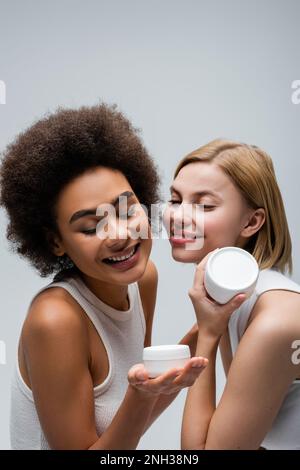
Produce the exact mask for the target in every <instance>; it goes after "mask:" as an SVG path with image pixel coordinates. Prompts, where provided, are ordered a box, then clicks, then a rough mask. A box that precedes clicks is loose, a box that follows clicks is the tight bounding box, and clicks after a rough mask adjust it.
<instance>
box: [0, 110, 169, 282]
mask: <svg viewBox="0 0 300 470" xmlns="http://www.w3.org/2000/svg"><path fill="white" fill-rule="evenodd" d="M138 133H139V129H137V128H135V127H133V125H132V124H131V123H130V122H129V121H128V119H127V118H126V117H125V116H124V114H123V113H121V112H120V111H118V110H117V106H116V105H107V104H105V103H100V104H97V105H95V106H91V107H87V106H83V107H81V108H79V109H65V108H61V107H59V108H58V109H57V111H56V112H54V113H53V114H49V113H47V114H46V115H45V116H44V117H43V118H42V119H40V120H38V121H37V122H35V123H34V124H33V125H32V126H31V127H29V128H28V129H27V130H25V131H24V132H22V133H20V134H19V135H18V136H17V137H16V138H15V140H14V141H13V142H12V143H11V144H9V145H8V146H7V148H6V150H5V151H4V152H3V154H2V162H1V168H0V185H1V193H0V205H1V206H3V207H4V208H5V210H6V211H7V214H8V217H9V223H8V226H7V230H6V237H7V239H8V241H9V242H10V247H11V249H12V251H13V252H17V253H18V254H19V255H20V256H22V257H25V258H27V259H28V260H29V261H30V264H31V265H32V266H33V267H34V268H35V269H37V270H38V272H39V274H40V276H41V277H46V276H48V275H50V274H52V273H57V274H56V276H55V278H54V279H55V280H57V279H59V278H61V277H62V276H61V274H62V273H68V272H70V271H71V272H72V271H74V270H75V271H76V270H77V267H76V266H75V265H74V264H73V262H72V260H71V259H70V258H69V257H68V256H67V255H66V254H65V255H63V256H56V255H55V254H54V253H53V252H52V249H51V242H50V240H49V233H51V234H57V235H59V230H58V227H57V224H56V214H55V209H54V208H55V204H56V201H57V198H58V196H59V193H60V191H61V190H62V188H63V187H64V186H65V185H66V184H67V183H69V182H70V181H71V180H72V179H74V178H75V177H77V176H79V175H81V174H82V173H84V172H85V171H86V170H88V169H90V168H93V167H96V166H104V167H108V168H111V169H117V170H119V171H120V172H121V173H123V174H124V176H125V177H126V178H127V180H128V182H129V184H130V185H131V187H132V188H133V190H134V192H135V194H136V196H137V198H138V199H139V201H140V203H142V204H144V205H145V206H146V208H147V209H148V211H150V207H151V204H155V203H157V202H159V200H160V196H159V183H160V178H159V175H158V170H157V167H156V165H155V164H154V161H153V159H152V157H151V156H150V155H149V154H148V152H147V150H146V149H145V147H144V145H143V143H142V141H141V139H140V137H139V136H138ZM148 213H149V212H148Z"/></svg>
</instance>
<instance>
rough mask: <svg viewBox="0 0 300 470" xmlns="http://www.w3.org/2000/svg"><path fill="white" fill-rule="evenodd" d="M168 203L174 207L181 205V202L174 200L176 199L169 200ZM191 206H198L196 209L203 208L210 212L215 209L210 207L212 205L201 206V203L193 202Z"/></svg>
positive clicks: (212, 206)
mask: <svg viewBox="0 0 300 470" xmlns="http://www.w3.org/2000/svg"><path fill="white" fill-rule="evenodd" d="M168 203H169V204H170V205H176V204H182V201H178V200H176V199H170V200H169V201H168ZM191 205H193V206H198V207H203V208H204V210H212V209H214V208H215V206H214V205H212V204H203V203H195V202H194V203H191Z"/></svg>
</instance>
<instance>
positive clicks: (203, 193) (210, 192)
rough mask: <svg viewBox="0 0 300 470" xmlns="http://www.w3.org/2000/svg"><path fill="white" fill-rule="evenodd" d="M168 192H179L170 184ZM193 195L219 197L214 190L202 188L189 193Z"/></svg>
mask: <svg viewBox="0 0 300 470" xmlns="http://www.w3.org/2000/svg"><path fill="white" fill-rule="evenodd" d="M170 192H171V193H172V192H174V193H177V194H179V195H180V192H179V191H178V190H177V189H175V188H174V186H170ZM191 196H193V197H197V196H198V197H199V196H214V197H219V196H218V194H217V193H215V192H214V191H209V190H203V191H196V192H195V193H193V194H191Z"/></svg>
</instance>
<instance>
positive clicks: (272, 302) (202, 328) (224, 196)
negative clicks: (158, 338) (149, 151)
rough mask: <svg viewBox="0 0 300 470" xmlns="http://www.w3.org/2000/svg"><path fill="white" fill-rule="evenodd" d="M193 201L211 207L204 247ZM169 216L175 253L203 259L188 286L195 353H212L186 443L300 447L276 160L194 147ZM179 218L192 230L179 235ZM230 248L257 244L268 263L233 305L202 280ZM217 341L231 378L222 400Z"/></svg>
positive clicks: (290, 286) (229, 146) (293, 303)
mask: <svg viewBox="0 0 300 470" xmlns="http://www.w3.org/2000/svg"><path fill="white" fill-rule="evenodd" d="M185 203H188V204H193V205H195V206H196V205H197V204H203V206H204V234H203V233H202V235H203V236H204V240H202V241H203V242H204V243H203V246H202V248H201V247H199V248H198V249H197V245H196V243H199V241H198V237H201V234H200V235H199V234H198V233H197V229H198V227H197V226H196V225H195V220H193V219H192V220H189V221H186V220H184V214H183V211H182V208H183V205H184V204H185ZM184 222H186V223H185V224H183V223H184ZM165 223H166V225H167V227H169V235H170V243H171V246H172V256H173V258H174V259H175V260H176V261H179V262H184V263H191V262H193V263H197V269H196V274H195V278H194V284H193V287H192V288H191V289H190V291H189V296H190V298H191V300H192V303H193V306H194V309H195V313H196V317H197V322H198V327H199V332H198V341H197V348H196V353H195V354H196V355H198V356H204V357H206V358H208V360H209V364H208V367H207V368H206V370H205V371H204V373H203V374H202V375H201V376H200V377H199V379H198V380H197V381H196V382H195V384H194V385H193V386H192V387H191V388H190V390H189V391H188V393H187V399H186V404H185V409H184V415H183V423H182V448H183V449H258V448H265V449H300V426H299V422H300V381H299V378H300V364H299V362H300V361H299V360H297V358H299V356H300V354H298V355H297V350H296V349H295V348H296V347H297V344H299V342H297V340H298V341H299V340H300V296H299V293H300V286H299V285H298V284H296V283H294V282H293V281H292V280H291V279H290V278H289V277H288V275H287V274H285V272H286V270H287V269H288V271H289V272H291V271H292V259H291V240H290V235H289V229H288V224H287V220H286V215H285V210H284V205H283V202H282V197H281V194H280V190H279V187H278V185H277V182H276V177H275V173H274V168H273V164H272V160H271V158H270V157H269V156H268V155H267V154H266V153H265V152H264V151H263V150H261V149H259V148H258V147H256V146H253V145H246V144H243V143H237V142H232V141H227V140H215V141H212V142H210V143H209V144H208V145H205V146H203V147H201V148H199V149H197V150H195V151H194V152H192V153H190V154H189V155H188V156H187V157H185V158H184V159H183V160H182V161H181V162H180V163H179V165H178V167H177V169H176V171H175V177H174V181H173V184H172V186H171V200H170V201H169V207H168V209H167V211H166V213H165ZM180 224H183V226H184V227H186V226H187V225H188V224H189V226H190V228H189V230H188V231H185V232H184V233H183V234H182V236H181V237H178V236H176V237H175V236H174V233H175V232H176V229H178V227H179V225H180ZM180 226H181V225H180ZM191 244H194V246H195V249H191V247H192V245H191ZM225 246H237V247H241V248H244V249H245V250H247V251H249V252H250V253H251V254H252V255H253V256H254V257H255V258H256V260H257V262H258V264H259V267H260V275H259V279H258V283H257V287H256V290H255V292H254V293H253V295H252V296H251V297H249V298H248V299H246V300H245V296H243V295H241V296H240V302H241V301H243V303H241V304H240V305H239V304H238V303H237V304H236V307H235V309H232V308H229V307H228V305H225V306H221V305H219V304H217V303H216V302H215V301H213V300H212V299H211V298H210V297H209V296H208V294H207V292H206V291H205V288H204V284H203V274H204V270H205V263H206V261H207V258H208V255H209V253H210V252H211V251H213V250H215V249H216V248H221V247H225ZM187 247H189V249H187ZM238 300H239V299H238V298H237V299H236V301H237V302H238ZM234 301H235V300H234ZM234 301H233V302H234ZM229 304H230V303H229ZM232 310H234V312H233V313H232ZM218 347H219V348H220V351H221V356H222V361H223V366H224V370H225V373H226V376H227V381H226V386H225V389H224V391H223V394H222V396H221V399H220V401H219V403H218V405H217V406H216V403H215V394H216V385H215V365H216V354H217V350H218Z"/></svg>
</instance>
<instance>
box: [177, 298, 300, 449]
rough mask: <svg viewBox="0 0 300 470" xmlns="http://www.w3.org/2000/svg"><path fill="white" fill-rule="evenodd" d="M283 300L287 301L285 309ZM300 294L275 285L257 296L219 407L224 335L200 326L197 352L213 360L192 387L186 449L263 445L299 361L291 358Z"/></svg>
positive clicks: (184, 437) (187, 410)
mask: <svg viewBox="0 0 300 470" xmlns="http://www.w3.org/2000/svg"><path fill="white" fill-rule="evenodd" d="M282 305H285V309H284V312H283V309H282ZM299 311H300V302H299V295H297V294H291V293H286V292H282V291H281V292H279V291H272V292H267V293H265V294H263V295H262V296H261V297H260V298H259V300H258V301H257V302H256V305H255V308H254V311H253V318H254V320H253V321H252V322H251V323H250V325H249V326H248V328H247V330H246V332H245V334H244V335H243V337H242V339H241V341H240V344H239V347H238V349H237V352H236V354H235V356H234V358H233V360H232V364H231V367H230V370H229V374H228V380H227V384H226V387H225V390H224V393H223V395H222V397H221V400H220V403H219V404H218V407H217V408H216V407H215V357H216V350H217V345H218V342H219V338H220V337H219V336H215V335H207V332H206V331H204V330H201V329H200V328H199V336H198V344H197V350H196V354H199V355H200V354H202V355H207V357H208V359H210V363H209V365H208V367H207V368H206V370H205V371H204V372H203V373H202V374H201V376H200V377H199V379H198V380H197V381H196V382H195V384H194V385H193V386H192V387H191V388H190V389H189V391H188V394H187V401H186V406H185V410H184V418H183V426H182V447H183V448H184V449H257V448H258V447H259V446H260V444H261V442H262V441H263V439H264V437H265V435H266V434H267V432H268V430H269V429H270V428H271V426H272V423H273V421H274V419H275V417H276V415H277V413H278V411H279V409H280V406H281V404H282V401H283V399H284V396H285V394H286V392H287V390H288V387H289V386H290V384H291V382H292V381H293V379H294V378H295V377H296V376H297V375H299V365H298V366H297V365H294V364H293V363H292V360H291V356H292V352H293V350H292V349H291V345H292V342H293V341H294V340H295V339H299V337H300V328H299V321H298V320H297V319H298V317H299Z"/></svg>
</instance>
